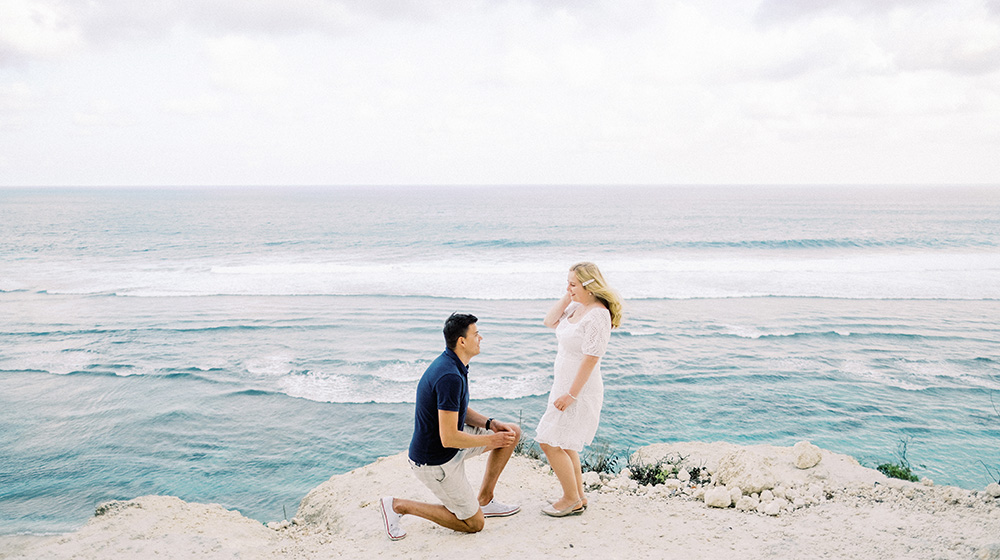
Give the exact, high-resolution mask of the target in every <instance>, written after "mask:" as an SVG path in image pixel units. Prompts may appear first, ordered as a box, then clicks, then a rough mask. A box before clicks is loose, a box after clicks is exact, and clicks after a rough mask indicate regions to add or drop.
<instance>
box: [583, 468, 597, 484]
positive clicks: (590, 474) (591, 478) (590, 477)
mask: <svg viewBox="0 0 1000 560" xmlns="http://www.w3.org/2000/svg"><path fill="white" fill-rule="evenodd" d="M600 485H601V475H599V474H597V473H595V472H594V471H587V472H585V473H583V486H584V487H585V488H594V487H597V486H600Z"/></svg>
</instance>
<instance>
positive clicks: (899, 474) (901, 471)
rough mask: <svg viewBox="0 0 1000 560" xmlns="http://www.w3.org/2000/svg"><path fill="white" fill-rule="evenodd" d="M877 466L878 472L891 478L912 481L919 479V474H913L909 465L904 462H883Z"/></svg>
mask: <svg viewBox="0 0 1000 560" xmlns="http://www.w3.org/2000/svg"><path fill="white" fill-rule="evenodd" d="M876 468H877V469H878V472H880V473H882V474H884V475H885V476H888V477H889V478H898V479H900V480H909V481H910V482H916V481H917V480H918V479H917V475H915V474H913V471H911V470H910V467H909V465H904V464H902V463H882V464H881V465H879V466H878V467H876Z"/></svg>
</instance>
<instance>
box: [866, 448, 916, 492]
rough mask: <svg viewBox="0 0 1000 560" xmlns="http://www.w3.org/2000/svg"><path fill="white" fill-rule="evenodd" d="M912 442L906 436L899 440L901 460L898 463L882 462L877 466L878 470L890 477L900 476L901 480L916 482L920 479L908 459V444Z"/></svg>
mask: <svg viewBox="0 0 1000 560" xmlns="http://www.w3.org/2000/svg"><path fill="white" fill-rule="evenodd" d="M909 442H910V438H904V439H901V440H899V461H898V462H896V463H882V464H881V465H879V466H877V467H875V468H876V469H878V472H880V473H882V474H884V475H885V476H888V477H889V478H898V479H900V480H908V481H910V482H916V481H917V480H919V478H918V477H917V475H915V474H913V470H912V469H910V461H908V460H907V459H906V445H907V444H908V443H909Z"/></svg>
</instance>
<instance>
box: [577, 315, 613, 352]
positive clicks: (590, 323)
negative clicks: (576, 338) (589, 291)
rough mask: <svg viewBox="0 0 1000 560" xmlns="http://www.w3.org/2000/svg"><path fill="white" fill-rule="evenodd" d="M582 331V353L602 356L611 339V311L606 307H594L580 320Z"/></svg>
mask: <svg viewBox="0 0 1000 560" xmlns="http://www.w3.org/2000/svg"><path fill="white" fill-rule="evenodd" d="M580 328H581V329H582V331H583V346H582V348H581V349H582V350H583V353H584V354H586V355H588V356H597V357H598V358H600V357H603V356H604V352H605V351H606V350H607V349H608V341H609V340H610V339H611V313H609V312H608V310H607V309H604V308H601V309H595V310H594V311H591V312H590V313H589V314H587V316H586V317H584V318H583V321H581V324H580Z"/></svg>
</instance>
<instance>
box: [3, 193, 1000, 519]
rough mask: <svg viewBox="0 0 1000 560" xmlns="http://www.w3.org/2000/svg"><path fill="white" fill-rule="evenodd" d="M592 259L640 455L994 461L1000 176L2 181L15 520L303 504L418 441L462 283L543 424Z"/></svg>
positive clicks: (508, 397) (475, 393)
mask: <svg viewBox="0 0 1000 560" xmlns="http://www.w3.org/2000/svg"><path fill="white" fill-rule="evenodd" d="M582 260H590V261H594V262H596V263H597V264H598V265H599V266H600V267H601V269H602V271H603V272H604V274H605V276H606V278H607V280H608V281H609V283H611V284H612V285H613V286H614V287H615V288H617V289H618V290H619V292H621V294H622V296H623V298H624V299H625V302H626V306H625V319H624V322H623V324H622V327H621V328H620V329H618V330H616V331H615V332H614V333H613V335H612V338H611V343H610V344H609V349H608V353H607V356H606V357H605V358H604V362H603V365H602V371H603V374H604V377H605V391H606V393H605V405H604V412H603V416H602V422H601V427H600V430H599V432H598V436H597V437H598V441H597V443H599V444H601V445H609V446H610V447H611V449H613V450H615V451H616V452H617V453H619V455H620V456H622V457H624V456H625V454H626V453H628V452H629V451H634V450H635V449H637V448H638V447H640V446H642V445H646V444H650V443H656V442H670V441H689V440H690V441H728V442H734V443H741V444H749V443H769V444H774V445H793V444H794V443H796V442H797V441H800V440H809V441H811V442H812V443H815V444H817V445H819V446H821V447H823V448H826V449H830V450H832V451H835V452H838V453H845V454H848V455H852V456H854V457H856V458H857V459H858V460H859V461H861V462H862V464H865V465H868V466H874V465H876V464H878V463H881V462H889V461H896V460H898V459H899V458H900V457H899V454H900V447H901V443H902V442H905V443H906V459H907V460H908V461H909V462H910V463H911V465H912V466H913V468H914V470H915V472H916V473H917V474H918V475H920V476H927V477H929V478H932V479H933V480H934V481H935V482H936V483H938V484H951V485H957V486H961V487H965V488H969V489H981V488H982V487H983V486H985V485H986V484H987V483H988V482H990V481H991V478H990V475H989V473H988V471H987V467H989V468H991V469H992V470H993V472H994V473H997V472H998V471H1000V452H998V449H1000V412H998V407H1000V322H998V319H997V318H998V317H1000V188H990V187H980V188H977V187H935V188H931V187H845V186H801V187H749V186H747V187H724V186H718V187H709V186H689V187H680V186H677V187H660V188H656V187H594V186H587V187H576V186H565V187H503V186H496V187H486V186H469V187H433V188H432V187H410V188H404V187H392V188H390V187H368V188H328V189H320V188H312V189H310V188H273V189H262V188H229V189H209V188H201V189H199V188H163V189H138V188H137V189H98V188H90V189H54V188H53V189H13V188H5V189H0V434H2V437H0V533H3V534H10V533H22V532H25V533H55V532H64V531H70V530H73V529H75V528H78V527H80V526H81V525H82V524H84V523H85V522H86V521H87V519H88V518H89V517H90V516H91V515H92V513H93V510H94V508H95V506H97V505H98V504H99V503H101V502H104V501H107V500H112V499H127V498H132V497H136V496H140V495H146V494H168V495H174V496H178V497H180V498H182V499H185V500H189V501H198V502H214V503H219V504H222V505H223V506H225V507H227V508H233V509H237V510H239V511H240V512H242V513H243V514H245V515H247V516H249V517H252V518H255V519H259V520H261V521H273V520H278V519H283V518H284V517H285V515H286V513H287V515H288V516H289V517H290V516H291V515H292V514H293V513H294V511H295V509H296V507H297V505H298V502H299V500H300V499H301V498H302V497H303V496H304V495H305V494H306V493H307V492H308V491H309V490H310V489H311V488H313V487H315V486H316V485H318V484H319V483H321V482H323V481H325V480H326V479H328V478H329V477H330V476H332V475H334V474H339V473H344V472H347V471H350V470H352V469H354V468H357V467H359V466H362V465H364V464H367V463H369V462H371V461H372V460H374V459H375V458H377V457H379V456H384V455H390V454H395V453H399V452H402V451H404V450H405V449H406V447H407V444H408V442H409V437H410V433H411V429H412V406H413V404H412V402H413V394H414V389H415V387H416V383H417V380H418V379H419V377H420V375H421V373H422V372H423V370H424V368H426V366H427V365H428V364H429V363H430V362H431V361H432V360H433V359H434V358H435V357H436V356H437V355H438V354H439V353H440V352H441V351H442V350H443V348H444V342H443V338H442V336H441V326H442V324H443V322H444V319H445V318H446V317H447V316H448V314H450V313H451V312H453V311H462V312H469V313H473V314H475V315H477V316H478V317H479V318H480V322H479V328H480V330H481V332H482V333H483V336H484V340H483V344H482V348H483V352H482V354H480V355H479V356H477V357H476V358H475V359H474V360H473V362H472V367H471V373H470V379H471V392H472V398H473V403H472V406H473V407H474V408H476V409H477V410H480V411H482V412H485V413H487V414H488V415H490V416H496V417H498V418H502V419H507V420H513V421H520V422H521V423H522V425H523V426H524V427H525V429H526V430H525V431H526V433H527V434H528V435H531V433H532V431H533V428H534V425H535V423H536V422H537V420H538V418H539V417H540V416H541V414H542V412H543V410H544V407H545V399H546V393H547V391H548V388H549V385H550V383H551V369H552V363H553V360H554V358H555V350H556V342H555V337H554V335H553V333H552V332H551V331H549V330H548V329H546V328H544V327H543V326H542V323H541V321H542V317H543V315H544V314H545V311H546V310H547V309H548V308H549V306H550V305H551V304H552V303H553V302H554V300H556V299H557V298H558V297H560V296H561V295H562V293H563V290H564V289H565V278H566V271H567V270H568V268H569V266H570V265H572V264H573V263H575V262H578V261H582ZM400 476H409V474H408V473H400ZM379 495H380V493H379V489H378V488H372V496H373V499H374V498H375V497H377V496H379Z"/></svg>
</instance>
